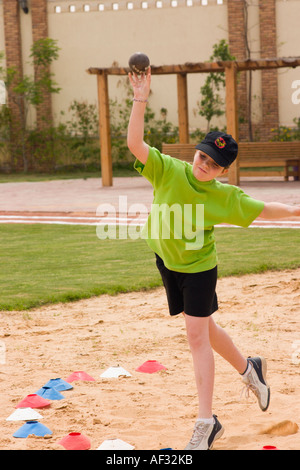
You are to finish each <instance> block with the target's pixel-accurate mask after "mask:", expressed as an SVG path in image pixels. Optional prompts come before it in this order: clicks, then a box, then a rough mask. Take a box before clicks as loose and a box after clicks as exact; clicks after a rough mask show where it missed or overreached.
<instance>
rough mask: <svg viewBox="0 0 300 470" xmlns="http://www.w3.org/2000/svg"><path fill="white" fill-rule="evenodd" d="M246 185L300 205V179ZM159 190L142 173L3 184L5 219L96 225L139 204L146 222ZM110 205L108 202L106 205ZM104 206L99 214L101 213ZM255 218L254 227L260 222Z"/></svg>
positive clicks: (0, 208)
mask: <svg viewBox="0 0 300 470" xmlns="http://www.w3.org/2000/svg"><path fill="white" fill-rule="evenodd" d="M240 186H241V188H242V189H243V190H244V191H245V192H246V193H247V194H249V195H250V196H252V197H255V198H256V199H261V200H263V201H265V202H271V201H278V202H283V203H287V204H300V182H299V181H289V182H284V181H282V178H280V179H273V180H267V179H263V180H261V181H258V180H255V181H253V180H250V179H249V178H248V179H246V178H245V179H242V180H241V185H240ZM152 198H153V190H152V186H151V185H150V183H148V181H147V180H145V179H144V178H142V177H138V176H137V177H124V178H114V181H113V186H112V187H103V186H102V182H101V179H100V178H89V179H86V180H83V179H76V180H75V179H74V180H57V181H47V182H35V183H30V182H25V183H2V184H0V222H1V223H73V224H75V223H76V224H93V225H96V224H97V223H99V222H101V220H104V219H103V217H104V212H103V211H104V209H106V210H107V212H108V215H109V217H110V219H108V218H106V219H105V223H107V222H108V220H110V222H111V223H113V221H114V220H116V217H117V218H118V221H119V223H123V222H124V223H127V221H126V211H130V210H131V211H132V216H130V219H129V220H130V221H131V220H133V219H134V218H137V211H138V208H137V206H133V204H139V205H140V208H142V209H144V210H143V214H141V216H140V218H139V219H136V222H137V223H141V224H142V223H144V220H145V219H146V216H147V213H148V212H149V210H150V207H151V202H152ZM105 205H106V206H105ZM97 209H98V213H97ZM257 225H258V222H255V223H254V224H253V226H257ZM259 225H260V226H283V225H284V226H287V227H297V228H300V221H299V218H298V219H294V221H293V220H292V219H288V220H285V221H284V222H283V221H274V222H272V223H268V222H266V221H260V222H259Z"/></svg>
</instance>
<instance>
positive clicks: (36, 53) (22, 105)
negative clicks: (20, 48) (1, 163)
mask: <svg viewBox="0 0 300 470" xmlns="http://www.w3.org/2000/svg"><path fill="white" fill-rule="evenodd" d="M58 51H59V47H58V46H57V41H56V40H54V39H50V38H44V39H39V40H38V41H36V42H35V43H34V44H33V45H32V46H31V54H30V58H31V59H32V61H31V64H32V65H34V67H35V72H36V73H35V77H33V76H29V75H24V76H23V77H21V76H20V75H19V72H18V70H17V69H16V68H15V67H9V68H7V69H6V78H5V82H6V86H7V89H8V92H9V97H10V100H12V101H13V102H14V103H15V104H16V106H17V109H18V111H19V113H18V114H19V119H18V122H17V123H16V122H11V124H12V127H13V128H14V129H19V131H18V132H17V134H18V135H17V136H15V135H14V136H13V138H14V139H16V140H17V147H16V149H17V150H16V151H17V152H18V153H19V154H21V156H22V160H23V170H24V172H27V171H28V157H27V152H26V139H27V115H28V110H29V106H30V105H31V106H37V105H39V104H41V103H43V101H44V94H45V93H59V91H60V88H59V87H58V86H57V83H56V82H55V81H54V79H53V74H52V73H51V72H50V65H51V64H52V62H53V61H54V60H57V59H58ZM10 119H11V120H12V119H13V116H12V114H11V113H10ZM14 143H15V142H14Z"/></svg>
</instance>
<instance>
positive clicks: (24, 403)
mask: <svg viewBox="0 0 300 470" xmlns="http://www.w3.org/2000/svg"><path fill="white" fill-rule="evenodd" d="M49 405H51V401H49V400H46V399H45V398H43V397H40V396H39V395H37V394H36V393H33V394H31V395H27V397H25V398H24V399H23V400H21V401H20V403H18V404H17V406H16V408H44V407H45V406H49Z"/></svg>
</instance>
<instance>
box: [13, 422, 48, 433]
mask: <svg viewBox="0 0 300 470" xmlns="http://www.w3.org/2000/svg"><path fill="white" fill-rule="evenodd" d="M31 434H34V435H35V436H38V437H44V436H46V435H47V434H49V435H51V434H52V431H51V430H50V429H49V428H47V427H46V426H44V425H43V424H41V423H39V422H38V421H27V423H25V424H23V426H21V427H20V428H19V429H18V430H17V431H16V432H15V433H14V434H13V437H28V436H30V435H31Z"/></svg>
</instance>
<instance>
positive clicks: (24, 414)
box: [6, 408, 43, 421]
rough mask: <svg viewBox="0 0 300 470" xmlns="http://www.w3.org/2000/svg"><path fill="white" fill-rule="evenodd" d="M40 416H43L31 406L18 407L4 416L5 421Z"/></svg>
mask: <svg viewBox="0 0 300 470" xmlns="http://www.w3.org/2000/svg"><path fill="white" fill-rule="evenodd" d="M42 418H43V416H42V415H41V414H40V413H38V412H37V411H35V410H33V409H32V408H18V409H16V411H14V412H13V413H12V414H11V415H10V416H9V417H8V418H6V421H31V420H36V419H42Z"/></svg>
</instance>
